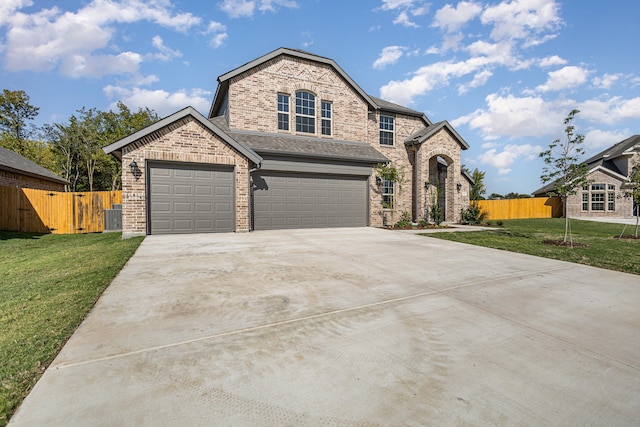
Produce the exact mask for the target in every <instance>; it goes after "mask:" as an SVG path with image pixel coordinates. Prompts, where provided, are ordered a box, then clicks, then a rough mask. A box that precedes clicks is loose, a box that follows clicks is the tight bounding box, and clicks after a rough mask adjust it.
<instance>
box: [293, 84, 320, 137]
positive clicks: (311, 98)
mask: <svg viewBox="0 0 640 427" xmlns="http://www.w3.org/2000/svg"><path fill="white" fill-rule="evenodd" d="M315 124H316V97H315V95H314V94H312V93H310V92H304V91H301V92H296V132H304V133H316V125H315Z"/></svg>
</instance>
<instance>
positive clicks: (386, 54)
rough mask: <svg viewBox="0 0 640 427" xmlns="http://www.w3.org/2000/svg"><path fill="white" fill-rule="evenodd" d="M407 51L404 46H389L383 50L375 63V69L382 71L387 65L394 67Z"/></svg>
mask: <svg viewBox="0 0 640 427" xmlns="http://www.w3.org/2000/svg"><path fill="white" fill-rule="evenodd" d="M406 50H407V48H406V47H404V46H387V47H385V48H383V49H382V52H380V56H379V57H378V59H376V60H375V62H374V63H373V68H377V69H381V68H384V67H386V66H387V65H393V64H395V63H396V62H398V60H400V58H402V55H404V52H405V51H406Z"/></svg>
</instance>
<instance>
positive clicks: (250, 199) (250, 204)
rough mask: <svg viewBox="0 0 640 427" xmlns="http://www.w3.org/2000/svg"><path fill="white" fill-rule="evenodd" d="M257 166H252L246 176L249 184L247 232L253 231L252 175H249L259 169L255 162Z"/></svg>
mask: <svg viewBox="0 0 640 427" xmlns="http://www.w3.org/2000/svg"><path fill="white" fill-rule="evenodd" d="M257 166H258V167H256V168H253V169H249V174H248V175H249V176H248V177H247V180H248V184H249V193H248V197H249V200H248V202H249V203H248V204H249V232H252V231H253V183H252V181H253V179H252V178H253V177H252V176H251V174H252V173H254V172H255V171H257V170H258V169H260V166H261V165H260V164H257Z"/></svg>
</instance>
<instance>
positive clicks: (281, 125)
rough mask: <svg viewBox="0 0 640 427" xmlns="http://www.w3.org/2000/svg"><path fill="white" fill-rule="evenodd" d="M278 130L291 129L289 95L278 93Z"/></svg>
mask: <svg viewBox="0 0 640 427" xmlns="http://www.w3.org/2000/svg"><path fill="white" fill-rule="evenodd" d="M278 130H289V95H285V94H284V93H279V94H278Z"/></svg>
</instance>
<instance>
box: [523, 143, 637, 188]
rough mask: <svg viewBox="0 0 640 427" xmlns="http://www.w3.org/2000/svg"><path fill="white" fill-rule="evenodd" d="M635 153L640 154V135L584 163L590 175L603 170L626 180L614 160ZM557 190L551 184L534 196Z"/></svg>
mask: <svg viewBox="0 0 640 427" xmlns="http://www.w3.org/2000/svg"><path fill="white" fill-rule="evenodd" d="M634 152H640V135H634V136H632V137H629V138H627V139H625V140H624V141H621V142H618V143H617V144H614V145H612V146H611V147H609V148H607V149H606V150H603V151H601V152H600V153H598V154H596V155H595V156H593V157H590V158H589V159H587V160H585V161H584V162H583V163H584V164H586V165H587V166H588V167H589V173H593V172H595V171H596V170H601V171H602V172H604V173H607V174H609V175H611V176H614V177H616V178H618V179H621V180H624V179H626V177H625V176H624V174H623V173H622V171H620V169H619V168H618V166H616V164H615V163H614V162H613V160H614V159H616V158H618V157H621V156H630V155H633V154H634ZM554 188H555V182H551V183H549V184H547V185H545V186H544V187H541V188H539V189H537V190H536V191H534V192H533V193H531V194H533V195H546V194H548V193H550V192H551V191H553V190H554Z"/></svg>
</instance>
